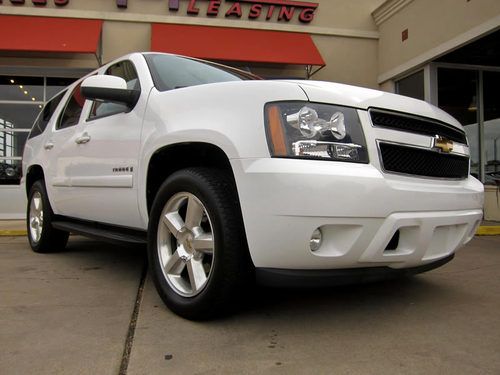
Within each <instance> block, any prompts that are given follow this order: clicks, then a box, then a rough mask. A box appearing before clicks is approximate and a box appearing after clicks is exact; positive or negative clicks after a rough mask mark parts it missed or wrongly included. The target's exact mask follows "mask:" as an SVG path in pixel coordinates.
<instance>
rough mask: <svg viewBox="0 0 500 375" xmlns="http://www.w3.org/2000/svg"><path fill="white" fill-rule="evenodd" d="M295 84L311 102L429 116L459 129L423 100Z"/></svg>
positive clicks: (329, 85) (320, 84) (335, 85)
mask: <svg viewBox="0 0 500 375" xmlns="http://www.w3.org/2000/svg"><path fill="white" fill-rule="evenodd" d="M287 82H291V83H296V84H298V85H299V86H300V87H301V88H302V89H303V90H304V92H305V93H306V95H307V97H308V98H309V100H310V101H311V102H318V103H331V104H337V105H344V106H348V107H355V108H359V109H365V110H367V109H369V108H381V109H388V110H393V111H397V112H405V113H409V114H414V115H419V116H424V117H429V118H433V119H437V120H440V121H443V122H445V123H447V124H450V125H453V126H456V127H458V128H462V126H461V125H460V123H459V122H458V121H457V120H455V119H454V118H453V117H452V116H450V115H449V114H447V113H446V112H444V111H443V110H441V109H439V108H437V107H435V106H433V105H431V104H429V103H426V102H424V101H422V100H417V99H413V98H409V97H407V96H402V95H396V94H390V93H387V92H383V91H379V90H372V89H366V88H362V87H357V86H350V85H344V84H340V83H332V82H322V81H298V80H297V81H291V80H288V81H287Z"/></svg>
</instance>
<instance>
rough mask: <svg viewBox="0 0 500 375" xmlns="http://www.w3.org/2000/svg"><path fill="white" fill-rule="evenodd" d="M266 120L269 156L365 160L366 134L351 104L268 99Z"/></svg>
mask: <svg viewBox="0 0 500 375" xmlns="http://www.w3.org/2000/svg"><path fill="white" fill-rule="evenodd" d="M265 120H266V135H267V143H268V145H269V151H270V153H271V156H274V157H293V158H306V159H320V160H336V161H348V162H355V163H368V152H367V150H366V142H365V137H364V135H363V130H362V128H361V123H360V121H359V117H358V113H357V112H356V110H355V109H354V108H348V107H340V106H335V105H327V104H316V103H310V102H280V103H269V104H267V105H266V107H265Z"/></svg>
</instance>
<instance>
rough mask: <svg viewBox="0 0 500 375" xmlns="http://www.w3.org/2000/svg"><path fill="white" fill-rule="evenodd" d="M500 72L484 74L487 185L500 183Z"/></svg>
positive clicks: (485, 168)
mask: <svg viewBox="0 0 500 375" xmlns="http://www.w3.org/2000/svg"><path fill="white" fill-rule="evenodd" d="M499 87H500V72H483V91H484V95H483V97H484V149H485V160H484V170H485V176H484V177H485V183H492V184H498V183H500V93H499V91H498V88H499Z"/></svg>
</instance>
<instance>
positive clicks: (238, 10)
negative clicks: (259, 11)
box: [226, 3, 243, 18]
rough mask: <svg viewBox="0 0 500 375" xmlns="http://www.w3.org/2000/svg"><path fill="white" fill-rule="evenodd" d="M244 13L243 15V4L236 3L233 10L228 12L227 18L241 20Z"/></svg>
mask: <svg viewBox="0 0 500 375" xmlns="http://www.w3.org/2000/svg"><path fill="white" fill-rule="evenodd" d="M242 14H243V13H241V4H240V3H234V4H233V5H232V6H231V8H229V10H228V11H227V12H226V17H231V16H236V17H238V18H241V16H242Z"/></svg>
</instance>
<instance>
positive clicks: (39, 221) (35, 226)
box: [29, 191, 43, 242]
mask: <svg viewBox="0 0 500 375" xmlns="http://www.w3.org/2000/svg"><path fill="white" fill-rule="evenodd" d="M29 223H30V236H31V239H32V240H33V242H39V241H40V238H41V237H42V230H43V202H42V194H40V192H39V191H36V192H35V193H34V194H33V195H32V196H31V202H30V213H29Z"/></svg>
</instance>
